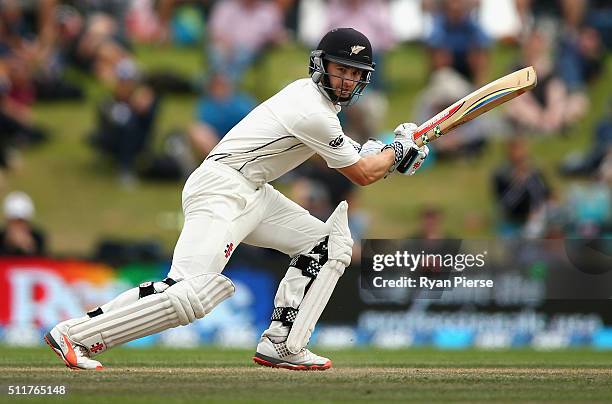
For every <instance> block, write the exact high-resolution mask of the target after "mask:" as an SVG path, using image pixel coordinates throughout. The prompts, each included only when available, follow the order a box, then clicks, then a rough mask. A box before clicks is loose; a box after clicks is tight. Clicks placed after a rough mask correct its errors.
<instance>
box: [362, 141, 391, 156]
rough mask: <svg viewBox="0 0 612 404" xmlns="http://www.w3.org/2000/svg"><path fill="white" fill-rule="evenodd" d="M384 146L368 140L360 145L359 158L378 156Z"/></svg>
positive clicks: (379, 142)
mask: <svg viewBox="0 0 612 404" xmlns="http://www.w3.org/2000/svg"><path fill="white" fill-rule="evenodd" d="M383 147H385V144H384V143H383V142H381V141H380V140H377V139H368V141H367V142H365V143H364V144H363V145H361V150H360V151H359V155H360V156H361V157H366V156H371V155H374V154H378V153H380V152H381V151H382V149H383Z"/></svg>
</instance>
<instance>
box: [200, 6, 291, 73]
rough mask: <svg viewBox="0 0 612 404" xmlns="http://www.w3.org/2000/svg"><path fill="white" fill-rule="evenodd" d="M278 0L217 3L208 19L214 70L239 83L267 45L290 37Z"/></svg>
mask: <svg viewBox="0 0 612 404" xmlns="http://www.w3.org/2000/svg"><path fill="white" fill-rule="evenodd" d="M283 19H284V16H283V15H282V10H281V9H280V8H279V7H278V5H277V3H275V2H271V1H263V0H225V1H220V2H217V3H216V4H215V6H214V7H213V9H212V15H211V16H210V20H209V47H208V52H209V54H208V55H209V58H210V59H209V60H210V65H211V66H212V69H213V70H214V71H217V72H219V71H222V72H225V73H226V74H227V75H228V76H229V78H230V80H231V81H232V82H233V83H238V82H239V81H240V80H241V79H242V76H243V74H244V72H245V71H246V70H247V69H248V68H249V67H250V66H251V64H252V63H253V62H254V61H255V59H256V58H257V57H259V56H260V55H261V53H262V51H263V50H264V48H265V47H266V46H267V45H270V44H278V43H280V42H283V41H285V40H286V38H287V32H286V31H285V28H284V26H283Z"/></svg>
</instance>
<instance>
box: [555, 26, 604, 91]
mask: <svg viewBox="0 0 612 404" xmlns="http://www.w3.org/2000/svg"><path fill="white" fill-rule="evenodd" d="M604 58H605V52H604V49H603V46H602V42H601V38H600V37H599V33H598V32H597V31H596V30H595V29H594V28H591V27H588V26H580V27H578V28H576V29H569V28H568V27H566V29H565V30H564V32H563V33H562V36H561V39H560V41H559V45H558V50H557V69H558V70H559V74H560V76H561V78H562V79H563V81H564V82H565V84H566V85H567V87H568V88H569V90H570V91H577V90H581V89H583V88H584V86H585V85H586V84H588V83H589V82H591V81H593V80H594V79H595V78H597V77H598V76H599V74H600V73H601V70H602V68H603V62H604Z"/></svg>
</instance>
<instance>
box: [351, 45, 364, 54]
mask: <svg viewBox="0 0 612 404" xmlns="http://www.w3.org/2000/svg"><path fill="white" fill-rule="evenodd" d="M364 49H365V46H361V45H355V46H351V55H356V54H358V53H359V52H361V51H362V50H364ZM351 55H349V56H351Z"/></svg>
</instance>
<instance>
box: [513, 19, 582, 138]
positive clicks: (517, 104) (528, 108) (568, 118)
mask: <svg viewBox="0 0 612 404" xmlns="http://www.w3.org/2000/svg"><path fill="white" fill-rule="evenodd" d="M522 53H523V56H522V60H521V61H520V62H519V63H518V65H517V66H515V67H514V68H513V69H512V70H518V69H519V68H522V67H525V66H534V68H535V70H536V72H538V85H537V86H536V88H534V89H533V90H532V91H530V92H528V93H526V94H523V95H522V96H521V97H518V98H517V99H516V100H513V101H512V102H510V103H509V104H508V106H507V108H506V111H507V116H508V118H509V119H510V122H511V123H512V124H513V125H514V126H515V127H516V128H517V130H528V131H533V132H536V133H558V132H560V131H563V130H564V129H567V128H568V127H569V126H571V125H572V124H575V123H576V122H577V121H578V120H579V119H580V118H582V117H583V116H584V114H585V113H586V110H587V108H588V104H589V101H588V99H587V98H586V95H585V94H584V93H583V92H581V91H574V92H569V91H568V88H567V86H566V85H565V83H564V81H563V80H561V78H560V77H559V76H558V75H557V74H556V72H555V71H554V66H553V60H552V55H551V49H550V41H549V40H548V38H547V36H546V34H545V33H544V32H542V31H537V30H535V31H532V32H531V33H529V34H528V35H527V37H526V38H525V41H524V43H523V47H522Z"/></svg>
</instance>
